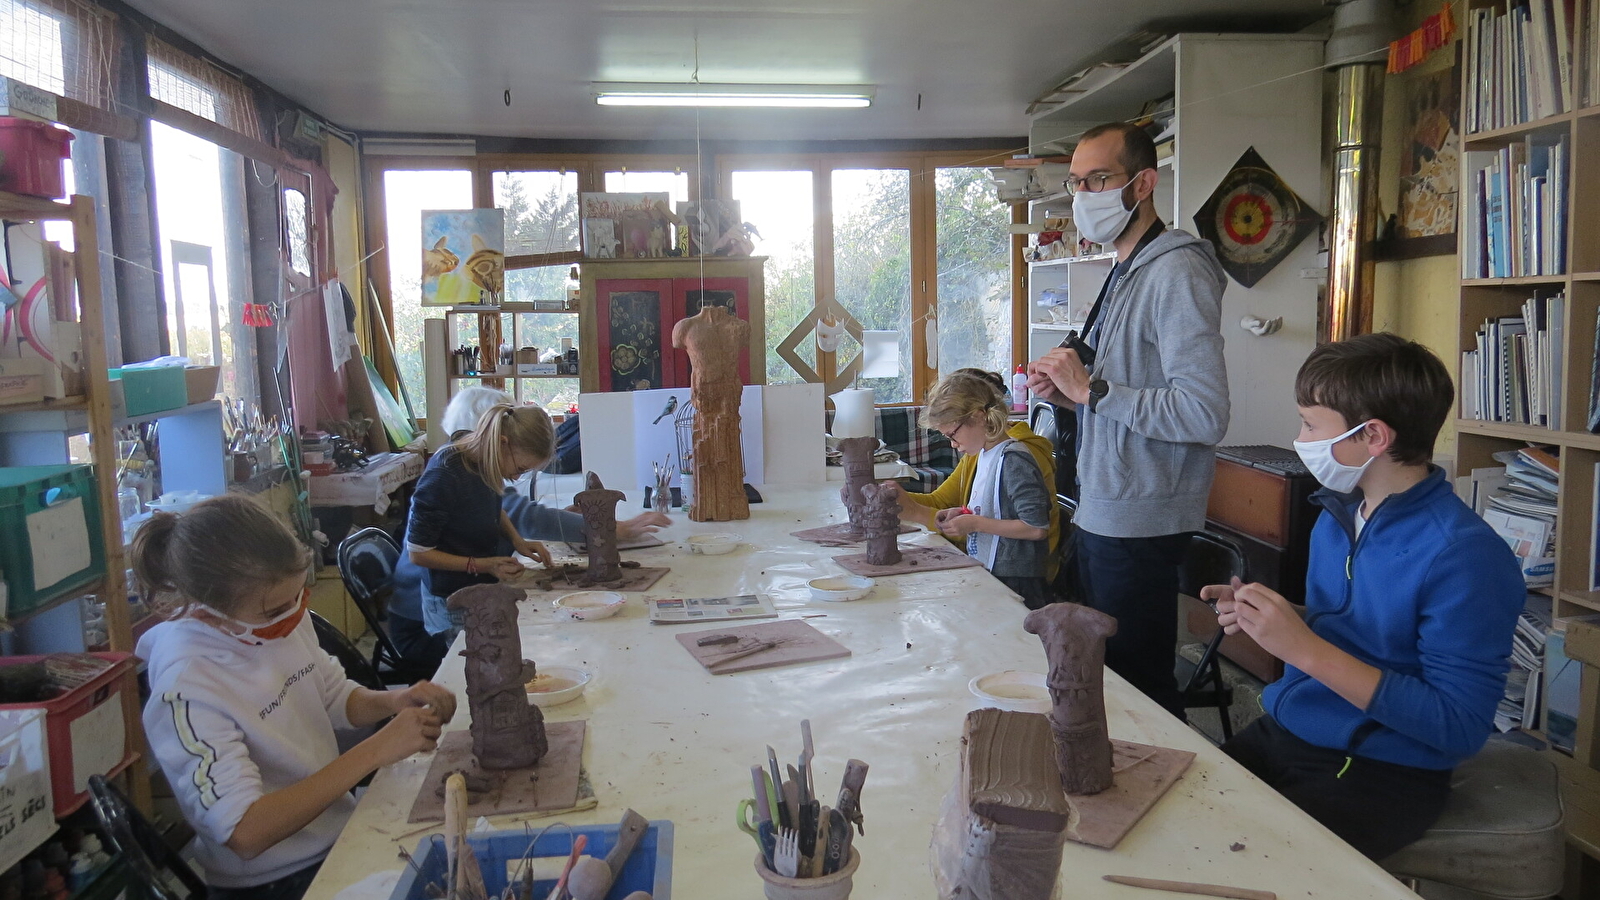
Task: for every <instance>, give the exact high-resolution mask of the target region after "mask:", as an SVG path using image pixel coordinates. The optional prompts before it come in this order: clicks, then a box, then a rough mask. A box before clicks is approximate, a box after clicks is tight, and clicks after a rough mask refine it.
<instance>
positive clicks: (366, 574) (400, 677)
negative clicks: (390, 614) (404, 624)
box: [338, 528, 433, 684]
mask: <svg viewBox="0 0 1600 900" xmlns="http://www.w3.org/2000/svg"><path fill="white" fill-rule="evenodd" d="M338 559H339V578H340V579H341V580H343V581H344V589H345V592H346V593H348V594H349V595H350V599H351V600H353V601H355V604H356V609H359V610H361V618H363V619H365V620H366V623H367V627H368V628H370V629H372V634H373V637H375V638H377V641H376V643H374V644H373V645H372V662H371V665H372V668H373V669H375V670H376V671H377V672H378V673H379V675H381V676H382V677H383V678H385V679H387V680H389V681H392V682H394V683H397V684H400V683H404V684H413V683H415V682H417V681H421V680H422V679H424V678H429V677H432V675H433V672H432V671H425V669H426V667H424V666H419V665H417V664H415V663H412V662H410V661H408V660H407V659H406V658H405V657H404V656H402V655H401V654H400V651H399V650H398V649H396V647H395V645H394V642H393V641H391V640H389V632H388V631H386V630H385V629H384V627H383V617H382V615H381V614H380V612H379V610H380V609H381V608H382V604H383V602H384V601H385V600H386V599H388V597H389V594H390V593H391V592H392V591H393V590H394V567H395V564H396V563H398V562H399V561H400V545H399V544H397V543H395V540H394V538H392V537H390V536H389V534H388V533H387V532H385V531H384V530H383V529H381V528H363V529H361V530H360V531H358V532H356V533H355V534H352V535H350V536H349V537H347V538H345V539H344V540H343V541H341V542H340V544H339V552H338Z"/></svg>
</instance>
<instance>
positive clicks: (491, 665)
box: [448, 584, 550, 769]
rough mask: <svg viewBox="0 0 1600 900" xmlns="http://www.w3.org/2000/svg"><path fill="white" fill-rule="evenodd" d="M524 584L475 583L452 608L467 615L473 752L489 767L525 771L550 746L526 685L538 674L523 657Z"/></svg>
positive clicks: (464, 653)
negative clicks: (519, 623) (519, 607)
mask: <svg viewBox="0 0 1600 900" xmlns="http://www.w3.org/2000/svg"><path fill="white" fill-rule="evenodd" d="M524 596H525V594H524V592H523V591H522V590H521V589H520V588H515V587H511V586H509V585H504V584H475V585H472V586H470V587H464V588H462V589H461V590H459V591H456V592H455V593H454V594H451V595H450V601H449V604H448V606H449V608H450V609H452V610H461V612H462V613H463V615H464V617H465V620H466V621H465V626H464V629H465V631H466V634H467V648H466V649H465V650H463V651H461V655H462V656H463V657H465V658H466V661H467V665H466V670H467V707H468V708H469V709H470V710H471V711H472V754H473V755H474V756H476V757H477V759H478V765H479V766H480V767H481V768H484V769H523V768H528V767H531V766H533V765H535V764H537V763H538V762H539V760H540V759H542V758H543V757H544V755H545V753H546V752H547V751H548V750H549V748H550V743H549V740H548V739H547V738H546V736H545V731H544V713H543V712H542V711H541V710H540V709H539V707H537V706H534V705H533V704H532V703H530V702H529V701H528V694H527V689H526V687H525V685H526V684H527V683H528V682H529V681H532V680H533V677H534V675H535V674H536V671H535V666H534V664H533V663H532V662H531V661H529V660H526V659H523V658H522V637H521V635H520V634H519V633H518V631H517V601H518V600H521V599H522V598H523V597H524Z"/></svg>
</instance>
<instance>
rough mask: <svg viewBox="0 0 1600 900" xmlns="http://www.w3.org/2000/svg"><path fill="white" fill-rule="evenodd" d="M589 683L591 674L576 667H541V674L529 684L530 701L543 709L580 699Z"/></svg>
mask: <svg viewBox="0 0 1600 900" xmlns="http://www.w3.org/2000/svg"><path fill="white" fill-rule="evenodd" d="M588 683H589V673H588V672H585V671H584V670H582V669H579V668H576V667H574V666H540V667H539V674H538V675H535V676H534V678H533V680H532V681H530V682H528V684H527V690H528V699H529V700H532V701H533V705H534V706H537V707H539V708H540V709H543V708H545V707H547V706H560V705H561V704H563V703H568V702H570V701H573V700H576V699H578V698H579V697H580V696H582V695H583V688H584V686H585V685H587V684H588Z"/></svg>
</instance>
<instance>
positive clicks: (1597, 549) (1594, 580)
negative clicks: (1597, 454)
mask: <svg viewBox="0 0 1600 900" xmlns="http://www.w3.org/2000/svg"><path fill="white" fill-rule="evenodd" d="M1589 509H1590V510H1592V511H1593V513H1594V516H1593V517H1592V518H1591V519H1590V520H1589V590H1591V591H1600V463H1595V464H1594V496H1593V497H1591V498H1590V500H1589Z"/></svg>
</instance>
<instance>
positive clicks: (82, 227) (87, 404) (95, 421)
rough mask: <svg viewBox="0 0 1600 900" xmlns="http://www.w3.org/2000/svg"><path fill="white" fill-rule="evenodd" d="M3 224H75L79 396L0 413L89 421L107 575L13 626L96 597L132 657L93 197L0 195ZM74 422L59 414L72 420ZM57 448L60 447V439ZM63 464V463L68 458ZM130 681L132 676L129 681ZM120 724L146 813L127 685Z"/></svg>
mask: <svg viewBox="0 0 1600 900" xmlns="http://www.w3.org/2000/svg"><path fill="white" fill-rule="evenodd" d="M0 221H5V222H41V221H57V222H67V223H70V224H71V225H72V234H73V247H74V250H73V275H74V277H75V280H76V283H77V292H78V297H77V300H78V324H79V331H80V333H81V335H82V342H83V343H82V348H81V349H82V360H83V384H84V395H83V396H81V397H67V398H62V399H55V400H46V401H44V402H42V403H31V404H19V405H13V406H5V407H0V413H4V414H5V415H7V416H9V415H11V414H14V413H76V412H80V411H81V412H83V413H85V414H86V416H87V421H86V422H85V423H84V425H86V427H84V428H81V429H80V428H74V429H72V430H73V431H77V432H81V433H85V434H87V435H88V438H89V451H90V461H91V464H92V465H93V467H94V472H95V494H96V498H97V500H98V503H99V506H100V511H101V515H100V540H101V542H102V544H103V545H104V548H105V549H104V553H105V564H106V574H105V575H104V576H102V577H101V578H99V579H97V580H96V581H94V582H91V583H89V584H87V585H82V586H79V587H77V588H74V589H72V590H70V591H67V592H64V594H63V595H62V596H60V597H53V598H51V599H50V600H49V601H47V602H46V603H44V604H41V605H40V606H39V607H37V608H35V609H33V610H29V611H27V612H26V613H23V614H21V615H19V616H18V617H16V619H14V620H13V621H17V622H20V621H24V620H29V619H37V618H38V617H40V616H43V615H45V614H46V613H49V612H51V611H53V610H55V609H58V608H60V607H62V606H65V605H66V604H67V603H68V602H70V601H71V600H72V599H73V598H75V597H80V596H83V595H84V594H89V593H94V594H98V595H99V596H100V597H102V598H103V599H104V600H105V607H106V625H107V630H108V633H109V637H110V644H111V649H112V650H114V651H118V652H127V653H132V652H133V650H134V639H133V629H132V627H131V623H130V622H129V615H128V602H127V601H128V586H127V583H126V579H125V577H124V574H123V573H124V571H125V570H126V568H127V564H126V561H125V560H124V558H123V552H122V522H121V520H120V519H118V517H117V515H116V511H117V485H116V479H115V478H114V477H113V475H112V473H114V472H116V470H117V443H116V434H115V428H116V423H115V420H114V417H113V412H112V404H111V381H110V375H109V363H108V357H107V354H106V329H105V321H106V313H105V307H104V303H103V300H102V295H101V289H100V245H99V240H98V235H97V230H96V225H95V201H94V199H93V198H91V197H85V196H74V197H72V198H71V199H70V200H69V201H67V202H65V203H57V202H54V201H50V200H43V199H39V198H35V197H21V196H17V195H14V194H4V193H0ZM71 418H74V417H73V416H70V415H68V416H63V419H71ZM62 447H63V448H64V447H65V442H64V441H63V443H62ZM56 461H57V462H60V463H65V462H68V459H67V458H66V455H65V452H63V453H62V458H61V459H59V460H56ZM129 677H130V678H131V677H132V676H131V675H130V676H129ZM122 702H123V723H124V727H126V728H128V729H129V730H130V732H131V733H132V735H133V740H134V746H135V747H138V748H140V751H141V752H140V755H139V756H137V757H136V758H135V760H134V762H133V765H132V766H131V767H129V769H128V770H127V772H128V779H127V789H128V792H129V794H130V796H131V797H132V799H133V801H134V803H135V804H136V805H137V806H139V807H140V808H142V809H144V810H147V811H148V810H149V808H150V780H149V778H148V777H147V774H146V766H145V761H144V756H143V748H144V747H145V740H144V732H143V729H142V728H140V725H139V722H140V710H139V692H138V690H136V689H135V688H134V687H133V686H132V685H129V686H128V687H127V688H125V689H124V690H123V691H122Z"/></svg>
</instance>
